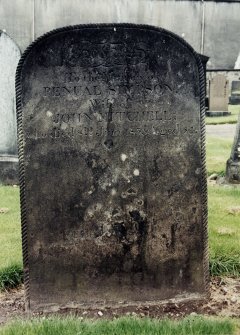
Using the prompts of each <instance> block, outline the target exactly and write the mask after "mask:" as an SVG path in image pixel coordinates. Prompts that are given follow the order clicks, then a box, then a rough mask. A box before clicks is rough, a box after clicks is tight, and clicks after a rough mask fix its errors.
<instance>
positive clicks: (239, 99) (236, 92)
mask: <svg viewBox="0 0 240 335" xmlns="http://www.w3.org/2000/svg"><path fill="white" fill-rule="evenodd" d="M229 102H230V104H231V105H240V81H239V80H234V81H233V82H232V87H231V96H230V98H229Z"/></svg>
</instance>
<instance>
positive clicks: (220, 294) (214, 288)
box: [0, 277, 240, 324]
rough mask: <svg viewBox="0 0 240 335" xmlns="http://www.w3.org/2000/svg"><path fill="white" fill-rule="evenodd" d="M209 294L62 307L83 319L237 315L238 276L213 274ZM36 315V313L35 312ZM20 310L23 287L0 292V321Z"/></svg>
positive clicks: (239, 297)
mask: <svg viewBox="0 0 240 335" xmlns="http://www.w3.org/2000/svg"><path fill="white" fill-rule="evenodd" d="M210 293H211V297H210V298H209V299H208V301H205V302H188V303H186V302H185V303H178V304H175V303H168V304H165V305H162V304H161V305H160V304H151V305H144V304H141V305H138V306H134V307H133V306H120V307H119V308H104V309H95V308H91V309H84V310H80V309H78V310H63V311H61V313H60V314H65V313H67V312H68V313H69V312H70V313H71V314H72V315H78V316H80V317H83V318H101V317H103V318H104V317H105V318H110V319H111V318H114V317H118V316H123V315H129V316H130V315H131V316H139V317H145V316H147V317H152V318H153V317H154V318H162V317H170V318H180V317H183V316H186V315H197V314H203V315H217V316H223V317H225V316H226V317H236V318H240V278H230V277H223V278H220V277H215V278H211V283H210ZM58 314H59V313H58ZM35 315H39V314H35ZM27 316H29V315H27V313H26V312H25V310H24V288H23V286H22V287H20V288H19V289H15V290H11V291H8V292H2V293H0V324H4V323H6V322H8V321H10V320H12V319H14V318H27Z"/></svg>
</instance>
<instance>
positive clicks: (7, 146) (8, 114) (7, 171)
mask: <svg viewBox="0 0 240 335" xmlns="http://www.w3.org/2000/svg"><path fill="white" fill-rule="evenodd" d="M20 56H21V55H20V50H19V48H18V46H17V45H16V44H15V42H14V41H13V40H12V39H11V38H10V37H9V36H8V35H7V34H6V33H5V32H3V31H1V30H0V125H1V130H0V184H16V183H18V158H17V125H16V107H15V106H16V103H15V72H16V68H17V64H18V61H19V59H20Z"/></svg>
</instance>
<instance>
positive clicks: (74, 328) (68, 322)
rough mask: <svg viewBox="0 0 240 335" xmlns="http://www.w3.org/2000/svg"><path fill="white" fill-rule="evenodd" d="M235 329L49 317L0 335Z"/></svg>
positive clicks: (227, 324) (215, 323)
mask: <svg viewBox="0 0 240 335" xmlns="http://www.w3.org/2000/svg"><path fill="white" fill-rule="evenodd" d="M236 328H237V324H236V323H234V321H232V320H230V319H220V318H206V317H199V316H198V317H186V318H184V319H182V320H169V319H163V320H157V319H149V318H143V319H140V318H136V317H135V318H133V317H121V318H117V319H115V320H111V321H110V320H81V319H79V318H74V317H65V318H59V317H54V318H53V317H51V318H46V319H45V318H39V319H33V320H30V321H20V320H19V321H15V322H13V323H9V324H7V325H6V326H4V327H2V328H1V329H0V335H13V334H18V335H25V334H28V335H42V334H44V335H56V334H64V335H77V334H84V335H108V334H109V335H112V334H116V335H125V334H129V335H131V334H138V335H141V334H144V335H146V334H162V335H175V334H176V335H186V334H188V335H206V334H208V335H215V334H216V335H221V334H222V335H223V334H224V335H230V334H235V332H236Z"/></svg>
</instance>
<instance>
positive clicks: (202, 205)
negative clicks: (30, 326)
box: [17, 24, 208, 310]
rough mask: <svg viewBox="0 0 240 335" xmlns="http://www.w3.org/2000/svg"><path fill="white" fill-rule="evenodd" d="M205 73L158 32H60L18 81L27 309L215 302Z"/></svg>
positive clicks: (25, 63)
mask: <svg viewBox="0 0 240 335" xmlns="http://www.w3.org/2000/svg"><path fill="white" fill-rule="evenodd" d="M204 99H205V87H204V71H203V67H202V63H201V60H200V58H199V56H198V55H197V54H196V53H195V52H194V51H193V49H192V48H191V47H190V46H189V45H187V44H186V43H185V42H184V41H183V40H182V39H181V38H179V37H177V36H176V35H174V34H171V33H170V32H167V31H165V30H162V29H158V28H154V27H151V26H137V25H124V24H119V25H114V24H112V25H99V26H94V25H87V26H76V27H66V28H62V29H59V30H56V31H53V32H50V33H48V34H46V35H45V36H43V37H42V38H40V39H39V40H37V41H36V42H35V43H34V44H33V45H31V46H30V47H29V48H28V49H27V51H26V52H25V54H24V56H23V57H22V59H21V61H20V63H19V68H18V71H17V106H18V134H19V153H20V182H21V183H20V186H21V209H22V230H23V256H24V269H25V286H26V297H27V307H28V308H30V309H32V310H41V309H51V308H54V309H55V310H56V309H58V308H60V307H61V306H62V307H63V306H65V307H74V306H75V307H76V306H79V305H80V306H83V305H91V306H92V305H94V304H97V303H100V304H108V305H109V304H117V303H118V302H132V303H134V302H135V303H137V301H142V302H143V301H153V300H154V301H156V300H164V299H169V298H179V299H193V298H194V299H196V298H198V299H200V298H203V297H205V295H206V292H207V289H208V259H207V208H206V176H205V175H206V173H205V149H204V148H205V147H204V134H205V130H204V118H205V106H204V105H205V101H204Z"/></svg>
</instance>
